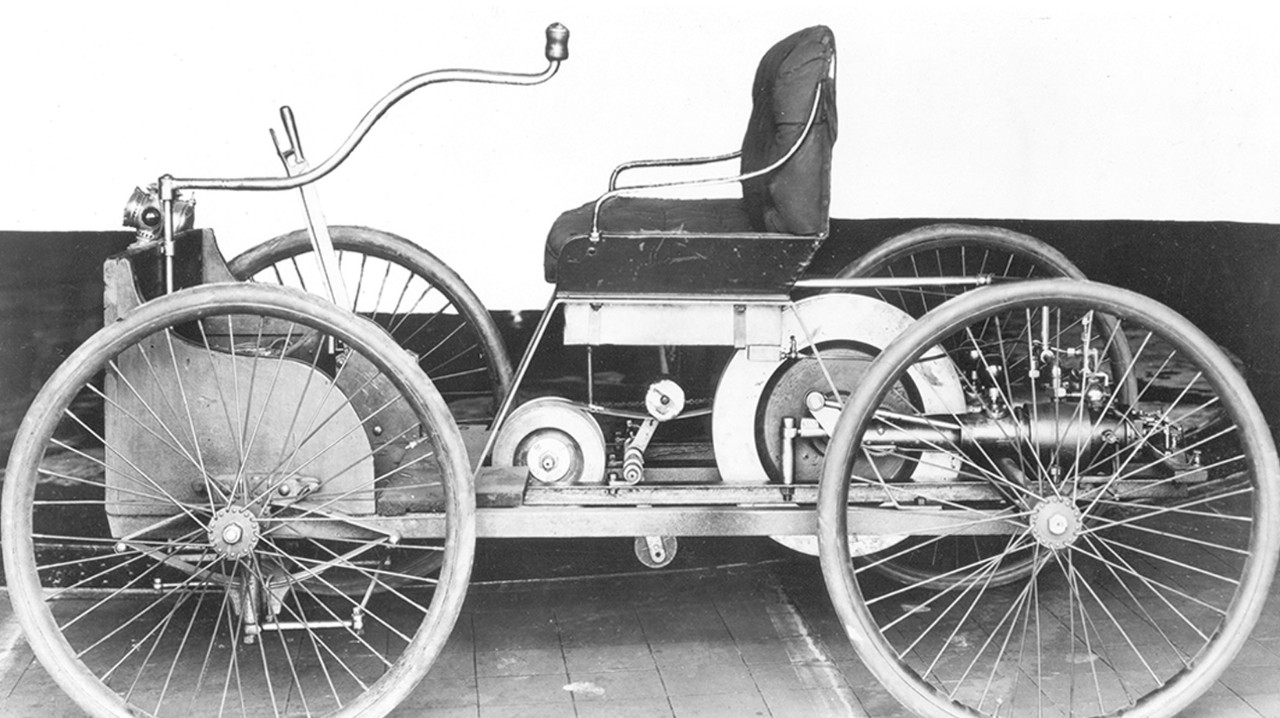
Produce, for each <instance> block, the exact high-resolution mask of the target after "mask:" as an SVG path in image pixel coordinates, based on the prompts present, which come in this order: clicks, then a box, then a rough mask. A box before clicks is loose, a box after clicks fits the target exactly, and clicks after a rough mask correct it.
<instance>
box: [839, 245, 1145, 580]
mask: <svg viewBox="0 0 1280 718" xmlns="http://www.w3.org/2000/svg"><path fill="white" fill-rule="evenodd" d="M976 275H988V276H990V277H991V278H992V281H996V282H1002V281H1025V280H1031V279H1049V278H1057V277H1067V278H1071V279H1084V278H1085V277H1084V273H1083V272H1081V271H1080V269H1079V268H1078V267H1076V266H1075V264H1073V263H1072V262H1071V261H1070V260H1068V259H1067V258H1066V257H1065V256H1064V255H1063V254H1062V253H1061V252H1059V251H1058V250H1056V249H1054V248H1053V247H1051V246H1049V245H1048V244H1046V243H1044V242H1043V241H1041V240H1039V239H1036V238H1035V237H1031V236H1029V235H1025V234H1022V233H1019V232H1013V231H1010V230H1007V229H1003V228H1000V227H981V226H972V225H961V224H939V225H929V226H926V227H921V228H919V229H915V230H912V231H910V232H907V233H905V234H901V235H898V236H896V237H893V238H891V239H889V240H886V241H885V242H883V243H882V244H880V245H878V246H877V247H875V248H873V249H872V250H871V251H870V252H868V253H867V254H866V255H864V256H863V257H861V258H859V259H858V260H856V261H854V262H852V263H851V264H849V265H848V266H846V267H845V268H844V269H843V270H842V271H841V272H840V276H843V277H891V278H899V279H904V280H910V279H916V278H922V277H943V276H958V277H972V276H976ZM970 289H972V286H971V285H966V284H957V285H947V286H940V287H916V288H911V287H897V288H885V289H876V290H872V292H873V295H874V296H876V297H877V298H879V299H881V300H882V301H885V302H888V303H889V304H892V305H893V306H895V307H897V308H899V309H902V310H903V311H905V312H907V313H908V314H911V315H912V316H914V317H917V318H918V317H922V316H924V315H925V314H926V313H928V312H929V311H930V310H932V309H934V308H936V307H938V306H939V305H941V304H942V303H943V302H945V301H947V300H949V299H952V298H954V297H957V296H959V295H961V294H963V293H964V292H966V291H969V290H970ZM1104 321H1109V319H1104ZM984 329H989V328H984ZM1113 351H1114V352H1115V353H1116V357H1115V360H1116V361H1117V362H1118V363H1120V364H1126V363H1128V361H1129V359H1130V357H1129V355H1128V348H1127V346H1124V345H1120V344H1116V345H1115V346H1114V348H1113ZM1125 390H1126V391H1127V392H1129V394H1128V396H1130V397H1131V396H1132V395H1133V394H1134V392H1136V383H1134V382H1128V383H1127V384H1126V387H1125ZM1000 552H1003V546H1002V545H1000V544H999V543H998V542H992V541H989V540H982V539H976V538H975V537H957V538H949V539H943V540H940V541H933V542H930V543H929V544H928V545H927V546H925V547H922V548H921V549H920V550H918V551H913V552H908V553H904V552H902V551H901V550H899V551H897V552H895V553H896V554H897V556H896V557H895V558H892V559H885V558H884V557H883V556H881V557H877V558H872V559H870V560H863V559H861V558H860V559H858V560H859V561H860V562H861V563H863V564H864V565H868V566H872V567H873V568H874V569H875V570H876V571H879V572H880V573H883V574H885V575H887V576H889V577H891V578H893V579H895V580H897V581H899V582H902V583H912V582H915V581H920V580H923V579H926V578H929V577H932V578H933V580H934V581H936V582H938V584H939V585H945V584H947V583H949V582H950V579H949V578H948V577H947V574H948V572H949V571H950V570H951V569H953V568H955V566H956V565H957V564H956V562H957V561H962V560H964V557H966V556H975V557H976V556H986V557H992V556H993V555H995V554H996V553H1000ZM1022 558H1023V560H1021V561H1012V560H1004V561H1001V563H1000V566H999V568H997V569H996V572H995V575H994V576H993V577H992V581H993V582H994V583H996V584H997V585H1000V584H1003V583H1006V582H1008V581H1011V580H1017V579H1018V578H1019V577H1020V576H1024V575H1025V573H1026V571H1027V570H1029V569H1030V565H1031V564H1030V557H1029V556H1024V557H1022Z"/></svg>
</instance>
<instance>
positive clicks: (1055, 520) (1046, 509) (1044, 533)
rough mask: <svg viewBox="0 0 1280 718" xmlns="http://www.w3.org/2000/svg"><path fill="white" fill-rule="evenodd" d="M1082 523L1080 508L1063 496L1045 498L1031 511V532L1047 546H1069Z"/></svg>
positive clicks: (1059, 547)
mask: <svg viewBox="0 0 1280 718" xmlns="http://www.w3.org/2000/svg"><path fill="white" fill-rule="evenodd" d="M1082 525H1083V524H1082V521H1081V516H1080V510H1079V509H1077V508H1076V507H1075V504H1074V503H1072V502H1071V501H1069V500H1067V499H1064V498H1058V497H1054V498H1049V499H1045V500H1044V501H1041V502H1040V503H1039V504H1038V505H1037V506H1036V507H1035V508H1034V509H1032V511H1031V533H1032V535H1033V536H1035V538H1036V540H1037V541H1039V542H1040V544H1041V545H1042V546H1045V547H1047V548H1051V549H1055V550H1056V549H1061V548H1066V547H1067V546H1070V545H1071V544H1072V543H1074V542H1075V540H1076V538H1077V537H1078V536H1079V535H1080V529H1081V526H1082Z"/></svg>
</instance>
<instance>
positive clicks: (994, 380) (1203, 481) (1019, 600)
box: [818, 280, 1280, 716]
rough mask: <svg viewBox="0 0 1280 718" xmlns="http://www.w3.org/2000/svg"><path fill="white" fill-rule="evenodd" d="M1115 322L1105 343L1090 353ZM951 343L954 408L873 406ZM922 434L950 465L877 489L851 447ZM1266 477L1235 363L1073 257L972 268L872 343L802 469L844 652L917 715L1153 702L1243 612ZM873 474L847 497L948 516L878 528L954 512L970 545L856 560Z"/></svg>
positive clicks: (913, 546) (1132, 708)
mask: <svg viewBox="0 0 1280 718" xmlns="http://www.w3.org/2000/svg"><path fill="white" fill-rule="evenodd" d="M1103 316H1106V317H1107V318H1109V320H1110V321H1107V322H1103V321H1100V318H1101V317H1103ZM984 327H986V328H987V329H986V330H985V331H984V330H982V328H984ZM1114 342H1127V343H1128V345H1129V347H1130V349H1131V352H1130V356H1131V359H1130V360H1129V361H1128V363H1127V364H1117V363H1116V362H1114V361H1109V360H1107V357H1108V356H1110V357H1111V359H1114V355H1109V353H1108V351H1107V346H1108V345H1109V344H1111V343H1114ZM962 346H964V347H967V348H968V351H969V356H970V357H971V358H974V359H976V360H978V361H980V367H979V368H980V371H974V372H964V373H962V374H963V375H964V376H965V377H966V383H967V385H968V386H967V391H968V393H969V394H970V396H971V401H970V402H969V406H968V407H967V408H966V409H965V410H964V411H961V412H951V413H948V414H930V415H926V414H924V413H923V412H921V413H919V414H918V415H914V416H912V415H909V414H907V413H905V412H894V413H892V414H890V413H886V412H884V411H883V410H878V407H880V406H881V403H882V401H883V399H884V397H885V396H886V395H888V394H889V393H890V392H894V391H902V390H903V387H904V386H908V385H909V389H910V391H914V392H927V391H929V386H928V384H927V383H924V384H922V383H921V382H918V381H914V380H912V379H911V376H910V375H909V374H908V372H909V371H910V372H914V373H917V374H918V373H920V372H926V373H927V372H928V371H929V370H930V365H931V364H934V365H937V364H940V363H949V362H951V361H952V359H951V356H953V353H952V352H946V353H944V352H939V351H938V350H937V348H938V347H954V348H959V347H962ZM1126 375H1128V376H1132V377H1134V378H1135V379H1136V383H1137V392H1136V394H1135V395H1134V396H1133V397H1132V398H1131V399H1130V398H1129V397H1127V396H1126V392H1124V391H1123V390H1122V389H1121V387H1123V386H1124V384H1125V382H1124V379H1125V378H1126ZM923 446H927V447H928V448H929V449H930V450H931V451H934V452H938V453H944V454H946V455H947V456H948V457H949V461H950V463H951V464H952V465H953V466H954V467H956V468H957V472H958V480H957V481H956V482H954V483H953V484H952V485H950V486H945V487H944V486H927V485H919V484H915V485H907V486H902V485H899V486H896V487H892V488H893V491H892V492H891V491H890V490H889V489H890V488H891V487H889V486H887V485H886V484H885V483H884V482H883V481H882V479H881V478H880V477H877V476H874V475H867V474H868V473H873V472H868V471H866V470H861V471H856V470H855V469H854V467H855V461H856V460H858V459H859V458H861V457H862V456H864V455H865V454H871V455H875V456H878V457H885V456H894V455H898V454H903V455H906V454H908V453H909V452H911V451H917V450H919V448H920V447H923ZM857 466H866V467H870V468H871V469H873V470H874V467H875V466H876V464H874V463H872V464H867V463H864V462H858V463H857ZM1277 481H1280V464H1278V462H1277V458H1276V453H1275V446H1274V443H1273V441H1272V438H1271V435H1270V430H1269V429H1268V427H1267V425H1266V423H1265V421H1264V419H1263V417H1262V415H1261V413H1260V411H1259V409H1258V407H1257V404H1256V402H1255V401H1254V399H1253V397H1252V396H1251V394H1250V393H1249V391H1248V388H1247V386H1246V385H1245V382H1244V380H1243V379H1242V378H1241V377H1240V375H1239V373H1238V372H1237V371H1236V369H1235V367H1234V365H1233V364H1232V362H1231V361H1230V359H1229V358H1228V357H1227V356H1226V355H1225V354H1224V353H1223V352H1222V351H1221V350H1220V349H1219V348H1218V347H1217V346H1216V345H1215V344H1214V343H1213V342H1212V341H1211V340H1210V339H1208V338H1207V337H1206V336H1205V335H1204V334H1203V333H1202V332H1200V331H1199V330H1197V329H1196V328H1195V327H1194V326H1192V325H1191V324H1190V323H1189V322H1187V321H1186V320H1185V319H1183V318H1182V317H1181V316H1179V315H1177V314H1176V313H1174V312H1173V311H1172V310H1170V309H1168V308H1167V307H1164V306H1163V305H1160V304H1159V303H1157V302H1155V301H1153V300H1151V299H1148V298H1145V297H1142V296H1140V295H1137V294H1134V293H1131V292H1128V291H1125V290H1121V289H1117V288H1114V287H1107V286H1104V285H1098V284H1092V283H1089V282H1081V281H1074V280H1043V281H1036V282H1026V283H1020V284H1010V285H1005V286H1000V287H991V288H986V289H980V290H975V291H973V292H970V293H968V294H966V295H964V296H962V297H959V298H957V299H955V300H953V301H951V302H949V303H947V304H945V305H943V306H942V307H940V308H938V309H937V310H935V311H934V312H932V313H930V314H928V315H926V316H925V317H924V318H923V319H921V320H920V321H919V322H918V323H917V324H916V325H915V326H913V327H912V328H911V329H909V330H908V331H907V332H905V333H904V334H903V335H901V336H900V337H899V338H898V339H897V340H896V341H895V342H894V343H893V344H891V345H890V346H889V347H888V348H886V349H885V350H884V352H883V353H882V354H881V355H880V357H879V358H878V359H877V361H876V362H875V364H874V365H873V366H872V367H871V368H870V369H869V370H868V372H867V375H866V378H865V381H864V383H863V384H862V386H861V387H860V388H859V390H858V392H857V393H856V394H855V395H854V396H853V398H852V399H851V400H850V401H849V403H848V405H847V406H846V408H845V410H844V412H843V413H842V415H841V417H840V420H839V422H838V425H837V427H836V430H835V432H834V434H833V436H832V439H831V442H830V447H829V449H828V453H827V463H826V465H825V466H824V469H823V476H822V485H821V488H820V498H819V507H818V511H819V542H820V548H821V558H822V567H823V574H824V576H825V578H826V580H827V585H828V590H829V592H830V594H831V598H832V602H833V603H834V605H835V607H836V610H837V612H838V613H839V615H840V618H841V620H842V623H843V624H844V626H845V627H846V630H847V631H848V632H849V635H850V639H851V641H852V642H853V644H854V646H855V647H857V649H858V651H859V654H860V655H861V657H862V659H863V661H864V663H865V664H866V665H867V667H868V668H869V669H870V670H871V671H872V672H873V673H874V674H875V675H876V676H877V678H879V680H880V681H881V682H883V683H884V684H885V686H886V687H887V688H888V689H889V690H890V691H891V692H892V693H893V694H894V695H895V697H897V698H898V699H899V700H900V701H901V702H902V703H903V704H904V705H906V706H907V707H908V708H910V709H911V710H913V711H916V712H917V713H919V714H921V715H927V716H955V715H972V714H974V713H977V714H980V715H989V716H1026V715H1040V716H1044V715H1051V716H1094V715H1119V714H1123V715H1133V716H1167V715H1173V714H1175V713H1176V712H1177V711H1179V710H1181V709H1182V708H1184V707H1186V706H1187V705H1188V704H1189V703H1190V702H1191V701H1192V700H1194V699H1195V698H1196V697H1197V696H1198V695H1200V694H1201V693H1202V692H1203V691H1204V690H1206V689H1207V688H1208V687H1209V686H1210V685H1212V683H1213V681H1214V680H1216V679H1217V677H1218V676H1219V675H1220V674H1221V673H1222V671H1223V670H1224V669H1225V668H1226V667H1227V665H1228V664H1229V663H1230V661H1231V660H1232V658H1233V657H1234V656H1235V655H1236V653H1237V652H1238V651H1239V650H1240V649H1241V647H1242V646H1243V645H1244V642H1245V640H1246V639H1247V637H1248V635H1249V632H1250V630H1251V629H1252V627H1253V625H1254V624H1255V622H1256V621H1257V619H1258V616H1259V614H1260V612H1261V610H1262V606H1263V603H1264V601H1265V599H1266V596H1267V592H1268V587H1269V585H1270V583H1271V580H1272V577H1273V575H1274V572H1275V566H1276V559H1277V555H1278V554H1280V490H1278V487H1277ZM851 487H854V488H856V489H857V491H854V492H851ZM877 490H881V491H882V492H883V494H882V498H881V499H880V500H877V501H875V502H874V503H873V504H869V505H873V506H875V507H878V508H886V507H888V508H891V509H892V508H899V509H901V511H902V515H903V517H904V520H910V518H918V517H919V516H920V515H921V512H931V515H935V516H938V517H940V518H947V519H948V520H949V521H948V523H946V524H945V525H942V526H943V527H942V528H939V529H937V530H935V531H934V532H932V533H926V534H925V535H917V536H915V537H914V538H913V539H912V540H911V542H909V543H905V544H904V545H903V548H901V549H900V551H902V552H920V551H926V550H928V549H929V548H930V547H931V546H932V545H934V544H936V543H938V542H941V541H944V540H947V539H957V538H963V539H966V540H967V539H968V538H969V536H960V535H959V533H962V532H963V533H973V534H978V535H979V538H980V539H981V540H982V541H983V542H985V543H986V544H987V548H986V549H985V550H983V551H980V552H975V553H968V554H963V553H957V554H953V555H952V556H951V557H950V558H948V559H947V563H946V569H945V571H943V572H941V573H942V574H945V577H946V579H947V580H945V581H940V580H939V575H940V571H939V569H935V570H934V571H933V572H931V573H930V574H929V575H925V576H921V577H918V578H917V580H913V581H908V582H907V583H905V584H903V583H900V582H898V581H890V580H886V579H885V577H883V576H881V575H879V574H877V573H876V572H874V571H871V570H867V568H866V567H865V566H864V567H859V566H858V565H856V564H854V563H852V562H851V561H850V556H849V551H848V546H847V540H846V538H847V536H848V535H849V533H850V532H853V533H857V532H858V530H859V527H858V526H857V525H850V523H849V520H848V516H847V514H846V507H847V506H848V502H849V500H850V498H851V496H852V497H858V496H863V497H866V496H875V495H876V491H877ZM862 500H863V501H867V499H866V498H863V499H862ZM948 527H950V528H948ZM884 530H894V529H893V527H892V526H890V527H889V528H887V529H884ZM992 547H998V549H996V548H992ZM893 551H894V549H890V551H889V552H888V556H883V557H881V558H882V560H885V559H889V558H893ZM1010 564H1012V565H1015V566H1018V567H1019V569H1018V570H1017V571H1014V572H1013V573H1012V575H1010V573H1009V572H1008V571H1007V570H1006V569H1007V568H1008V566H1009V565H1010ZM1002 572H1004V573H1002Z"/></svg>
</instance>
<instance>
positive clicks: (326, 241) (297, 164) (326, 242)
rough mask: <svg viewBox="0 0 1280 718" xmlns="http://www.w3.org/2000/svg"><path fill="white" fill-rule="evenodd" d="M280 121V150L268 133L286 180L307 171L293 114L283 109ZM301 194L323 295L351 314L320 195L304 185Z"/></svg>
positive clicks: (276, 142) (274, 136)
mask: <svg viewBox="0 0 1280 718" xmlns="http://www.w3.org/2000/svg"><path fill="white" fill-rule="evenodd" d="M280 120H281V121H282V122H283V123H284V133H285V141H286V142H287V143H288V145H287V146H282V145H281V143H280V138H279V137H277V136H276V133H275V130H272V131H271V141H272V142H274V143H275V146H276V154H277V155H279V156H280V161H281V162H283V163H284V171H285V173H286V174H288V175H289V176H290V177H295V176H297V175H300V174H302V173H303V172H306V171H307V170H308V169H310V168H311V165H310V164H308V163H307V158H306V157H304V156H303V154H302V141H301V140H300V139H299V137H298V125H297V123H296V122H295V121H294V119H293V110H292V109H290V108H289V106H288V105H285V106H283V107H281V108H280ZM299 191H300V192H301V193H302V211H303V213H304V214H305V215H306V218H307V233H308V234H309V235H311V248H312V249H313V250H315V252H314V254H315V257H316V263H317V266H318V268H319V269H320V276H321V277H323V278H324V287H325V291H326V293H327V294H328V299H329V301H331V302H333V303H334V304H337V305H338V306H340V307H342V308H343V309H351V310H353V311H354V310H355V305H353V304H351V302H350V300H349V298H348V297H347V287H346V284H344V283H343V281H342V275H341V274H339V273H338V255H337V253H336V252H335V251H334V249H333V238H332V237H331V236H330V235H329V225H328V224H327V223H326V222H325V220H324V213H323V212H322V211H320V195H319V193H318V192H317V191H316V186H315V184H305V185H303V186H302V187H300V188H299Z"/></svg>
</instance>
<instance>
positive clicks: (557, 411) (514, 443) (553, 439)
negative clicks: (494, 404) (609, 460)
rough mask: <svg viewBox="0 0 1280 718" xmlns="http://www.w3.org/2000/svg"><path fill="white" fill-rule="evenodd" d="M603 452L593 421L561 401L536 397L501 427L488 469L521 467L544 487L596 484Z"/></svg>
mask: <svg viewBox="0 0 1280 718" xmlns="http://www.w3.org/2000/svg"><path fill="white" fill-rule="evenodd" d="M605 452H606V449H605V442H604V432H603V431H601V430H600V424H598V423H597V422H596V420H595V417H593V416H591V414H589V413H587V411H586V410H585V409H583V408H582V407H580V406H578V405H576V404H574V403H573V402H571V401H568V400H566V399H562V398H559V397H539V398H537V399H533V400H531V401H527V402H525V403H524V404H521V405H520V406H519V407H518V408H517V409H516V410H515V411H513V412H511V416H509V417H508V418H507V420H506V421H505V422H503V424H502V428H501V429H499V430H498V439H497V441H496V442H494V447H493V465H494V466H514V467H526V468H527V469H528V470H529V475H530V476H532V477H533V478H534V479H535V480H537V481H538V482H539V483H543V484H562V485H563V484H576V483H578V482H595V483H598V482H601V481H603V478H604V469H605V462H606V453H605Z"/></svg>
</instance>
